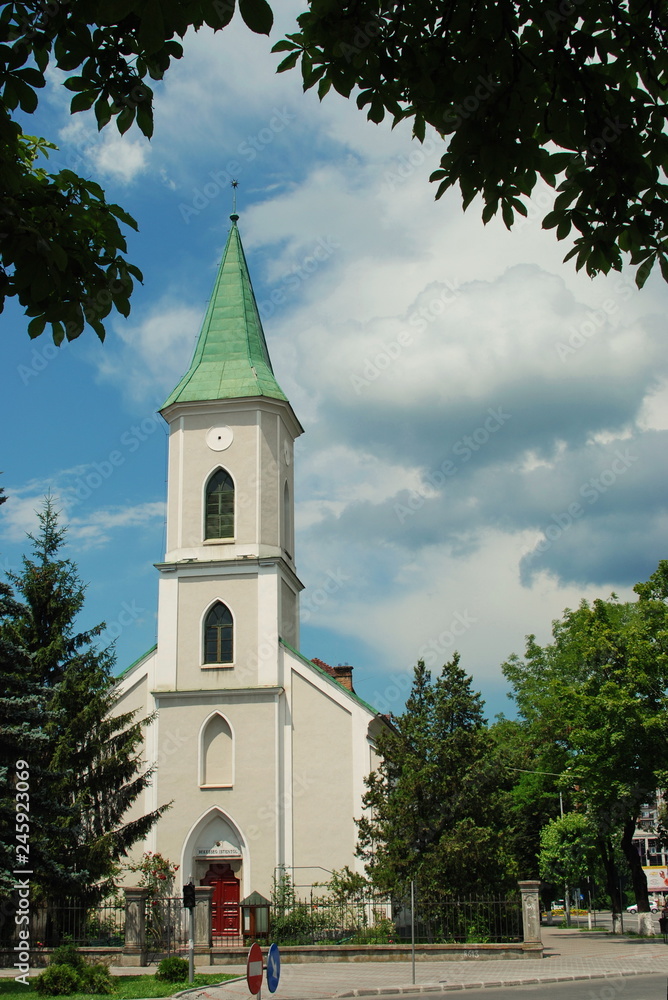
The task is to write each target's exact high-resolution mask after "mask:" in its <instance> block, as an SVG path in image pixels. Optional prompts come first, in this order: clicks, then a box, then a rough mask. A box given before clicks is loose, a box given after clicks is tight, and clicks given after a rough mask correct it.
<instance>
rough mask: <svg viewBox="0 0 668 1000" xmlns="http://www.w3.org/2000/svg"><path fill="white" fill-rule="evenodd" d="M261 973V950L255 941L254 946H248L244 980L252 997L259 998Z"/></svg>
mask: <svg viewBox="0 0 668 1000" xmlns="http://www.w3.org/2000/svg"><path fill="white" fill-rule="evenodd" d="M263 971H264V969H263V965H262V949H261V948H260V946H259V944H258V943H257V941H255V942H254V944H252V945H251V946H250V951H249V952H248V961H247V963H246V980H247V982H248V989H249V990H250V992H251V993H252V994H253V996H259V993H260V990H261V989H262V973H263Z"/></svg>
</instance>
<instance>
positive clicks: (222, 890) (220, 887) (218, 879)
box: [200, 863, 241, 939]
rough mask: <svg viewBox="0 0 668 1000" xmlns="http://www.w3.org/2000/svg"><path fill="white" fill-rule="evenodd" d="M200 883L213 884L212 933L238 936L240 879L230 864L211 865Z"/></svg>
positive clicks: (214, 935) (214, 934)
mask: <svg viewBox="0 0 668 1000" xmlns="http://www.w3.org/2000/svg"><path fill="white" fill-rule="evenodd" d="M200 885H210V886H213V896H212V898H211V933H212V935H213V937H214V938H219V939H220V938H231V937H238V936H239V930H240V919H239V901H240V898H241V896H240V893H239V879H238V878H237V877H236V875H235V874H234V872H233V871H232V869H231V867H230V865H229V864H220V863H214V864H211V865H209V868H208V870H207V872H206V875H205V876H204V878H202V879H200Z"/></svg>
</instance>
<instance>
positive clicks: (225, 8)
mask: <svg viewBox="0 0 668 1000" xmlns="http://www.w3.org/2000/svg"><path fill="white" fill-rule="evenodd" d="M234 9H235V3H234V0H213V3H209V4H207V5H206V7H205V8H204V20H205V22H206V23H207V24H208V25H209V27H210V28H213V29H214V31H218V30H219V29H220V28H225V27H227V25H228V24H229V23H230V21H231V20H232V17H233V16H234Z"/></svg>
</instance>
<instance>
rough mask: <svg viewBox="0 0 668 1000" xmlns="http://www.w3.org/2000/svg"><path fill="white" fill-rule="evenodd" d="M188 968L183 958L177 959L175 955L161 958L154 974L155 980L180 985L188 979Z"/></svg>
mask: <svg viewBox="0 0 668 1000" xmlns="http://www.w3.org/2000/svg"><path fill="white" fill-rule="evenodd" d="M189 969H190V966H189V964H188V962H187V961H186V960H185V958H177V957H176V955H172V956H170V958H163V960H162V962H161V963H160V965H159V966H158V971H157V972H156V974H155V978H156V979H162V980H164V981H165V982H167V983H182V982H184V980H186V979H187V978H188V972H189Z"/></svg>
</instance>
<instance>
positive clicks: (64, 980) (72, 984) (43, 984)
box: [35, 964, 81, 997]
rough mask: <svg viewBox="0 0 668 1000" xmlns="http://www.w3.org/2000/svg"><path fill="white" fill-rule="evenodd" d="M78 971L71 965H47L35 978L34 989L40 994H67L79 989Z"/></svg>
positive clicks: (54, 995) (52, 995)
mask: <svg viewBox="0 0 668 1000" xmlns="http://www.w3.org/2000/svg"><path fill="white" fill-rule="evenodd" d="M80 983H81V980H80V978H79V973H78V972H77V970H76V969H73V968H72V966H71V965H64V964H61V965H49V967H48V968H47V969H45V970H44V972H42V973H40V975H39V976H38V977H37V979H36V980H35V989H36V991H37V992H38V993H39V994H41V995H42V996H50V997H57V996H67V995H68V994H70V993H77V992H78V991H79V986H80Z"/></svg>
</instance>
